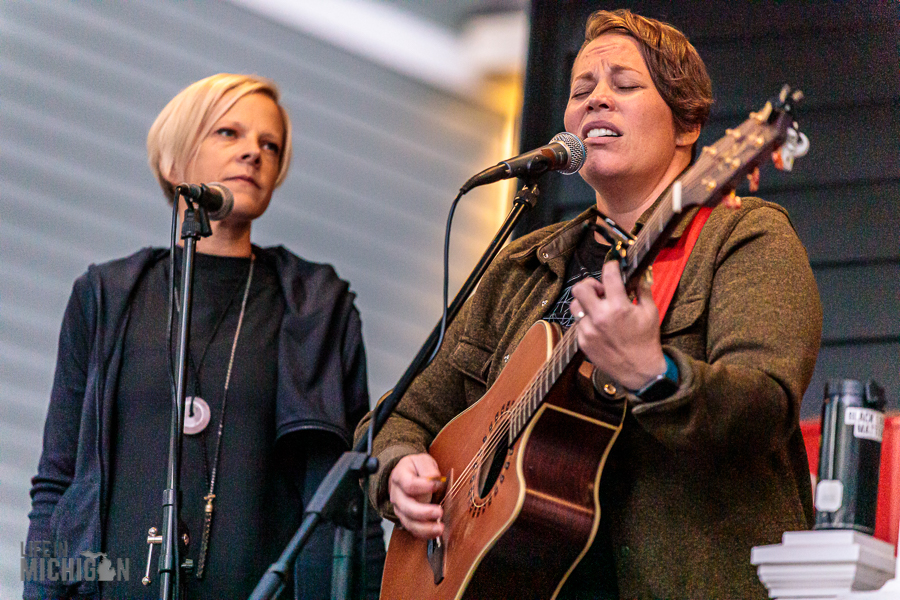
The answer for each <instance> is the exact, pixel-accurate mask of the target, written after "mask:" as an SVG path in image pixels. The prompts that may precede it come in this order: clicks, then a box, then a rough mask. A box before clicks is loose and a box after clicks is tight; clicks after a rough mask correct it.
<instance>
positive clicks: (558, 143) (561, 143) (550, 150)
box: [460, 131, 587, 194]
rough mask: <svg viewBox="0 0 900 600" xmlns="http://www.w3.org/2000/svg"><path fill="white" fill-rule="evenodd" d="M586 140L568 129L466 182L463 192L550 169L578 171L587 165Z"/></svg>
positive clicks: (567, 171)
mask: <svg viewBox="0 0 900 600" xmlns="http://www.w3.org/2000/svg"><path fill="white" fill-rule="evenodd" d="M586 153H587V152H586V150H585V149H584V142H582V141H581V139H580V138H579V137H578V136H577V135H574V134H571V133H569V132H568V131H563V132H561V133H557V134H556V135H555V136H553V139H552V140H550V143H549V144H547V145H546V146H541V147H540V148H538V149H537V150H531V151H530V152H525V153H524V154H520V155H518V156H515V157H513V158H510V159H507V160H504V161H502V162H499V163H497V164H496V165H495V166H493V167H491V168H489V169H485V170H484V171H482V172H481V173H479V174H477V175H475V176H474V177H472V178H471V179H469V180H468V181H467V182H466V183H465V184H463V186H462V188H460V191H461V192H462V193H463V194H465V193H466V192H468V191H469V190H471V189H472V188H474V187H477V186H479V185H484V184H486V183H494V182H495V181H500V180H501V179H510V178H512V177H522V178H529V177H537V176H538V175H542V174H543V173H546V172H547V171H559V172H560V173H562V174H563V175H571V174H572V173H577V172H578V169H580V168H581V165H583V164H584V158H585V154H586Z"/></svg>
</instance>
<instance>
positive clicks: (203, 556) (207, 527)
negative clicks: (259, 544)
mask: <svg viewBox="0 0 900 600" xmlns="http://www.w3.org/2000/svg"><path fill="white" fill-rule="evenodd" d="M255 260H256V256H255V255H252V254H251V255H250V272H249V273H248V274H247V284H246V285H245V286H244V298H243V300H241V312H240V314H239V315H238V323H237V328H236V329H235V332H234V340H232V342H231V356H230V357H229V359H228V369H227V370H226V372H225V389H224V391H223V392H222V413H221V416H220V417H219V427H218V431H217V432H216V448H215V451H214V454H213V464H212V469H209V466H208V463H209V460H208V458H207V456H206V444H205V443H204V441H203V440H200V442H201V446H202V448H203V451H204V452H203V455H204V459H205V460H204V463H205V464H204V471H205V473H208V476H209V480H208V481H209V492H208V493H207V495H206V496H204V497H203V499H204V500H205V501H206V506H205V507H204V510H203V537H202V538H201V541H200V558H199V560H198V563H197V572H196V577H197V579H203V575H204V572H205V570H206V560H207V558H208V557H209V537H210V531H211V529H212V519H213V500H214V499H215V497H216V494H215V490H216V473H217V472H218V468H219V457H220V456H221V449H222V433H223V431H224V430H225V402H226V400H227V399H228V385H229V384H230V383H231V370H232V367H233V366H234V354H235V351H236V350H237V342H238V337H239V336H240V334H241V326H242V325H243V323H244V314H246V311H247V299H248V298H249V297H250V283H251V282H252V281H253V266H254V264H255ZM230 306H231V305H230V304H229V308H230ZM225 312H226V313H227V312H228V308H226V309H225ZM223 320H224V317H223ZM220 324H221V322H220ZM216 327H217V328H218V326H216ZM213 335H214V336H215V332H213ZM210 342H211V340H210ZM208 348H209V345H207V349H208ZM203 355H204V357H205V355H206V351H205V350H204V352H203ZM201 362H202V359H201ZM197 377H198V379H199V373H198V374H197ZM193 402H194V403H195V406H194V407H193V409H194V411H196V412H197V413H199V412H201V411H203V410H205V411H206V422H205V423H203V424H202V426H201V427H200V428H199V429H198V430H197V431H196V433H199V432H201V431H203V429H205V428H206V425H207V424H208V423H209V420H210V408H209V405H208V404H207V403H206V401H205V400H203V399H202V398H194V399H193ZM198 407H200V408H199V409H198ZM188 411H189V407H188V406H187V402H185V433H192V432H188V431H187V422H188V414H187V413H188ZM198 418H199V417H198Z"/></svg>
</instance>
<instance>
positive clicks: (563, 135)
mask: <svg viewBox="0 0 900 600" xmlns="http://www.w3.org/2000/svg"><path fill="white" fill-rule="evenodd" d="M553 142H556V143H558V144H560V145H562V146H563V147H565V149H566V150H567V151H568V153H569V161H568V162H567V163H566V166H565V168H563V169H559V172H560V173H562V174H563V175H571V174H572V173H577V172H578V170H579V169H581V167H582V165H584V159H585V157H586V156H587V150H585V148H584V142H582V141H581V138H579V137H578V136H577V135H575V134H574V133H569V132H568V131H561V132H559V133H557V134H556V135H554V136H553V139H552V140H550V143H551V144H552V143H553Z"/></svg>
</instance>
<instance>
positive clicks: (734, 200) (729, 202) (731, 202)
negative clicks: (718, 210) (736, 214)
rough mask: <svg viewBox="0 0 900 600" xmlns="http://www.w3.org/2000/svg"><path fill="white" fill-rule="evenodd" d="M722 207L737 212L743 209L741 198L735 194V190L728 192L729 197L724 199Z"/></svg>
mask: <svg viewBox="0 0 900 600" xmlns="http://www.w3.org/2000/svg"><path fill="white" fill-rule="evenodd" d="M722 206H724V207H725V208H730V209H732V210H737V209H739V208H740V207H741V197H740V196H738V195H737V194H735V193H734V190H731V191H730V192H728V195H727V196H725V197H724V198H723V199H722Z"/></svg>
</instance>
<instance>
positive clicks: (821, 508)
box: [815, 379, 884, 535]
mask: <svg viewBox="0 0 900 600" xmlns="http://www.w3.org/2000/svg"><path fill="white" fill-rule="evenodd" d="M883 409H884V390H883V389H882V388H881V387H880V386H879V385H878V384H877V383H875V382H874V381H869V382H868V383H866V384H865V385H863V383H862V382H860V381H857V380H855V379H830V380H828V382H827V383H826V384H825V404H824V405H823V406H822V445H821V449H820V451H819V480H818V483H817V484H816V493H815V507H816V525H815V529H855V530H857V531H862V532H863V533H868V534H869V535H871V534H872V533H874V531H875V508H876V507H875V504H876V501H877V500H878V470H879V466H880V464H881V436H882V434H883V433H884V413H883V412H882V410H883Z"/></svg>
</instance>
